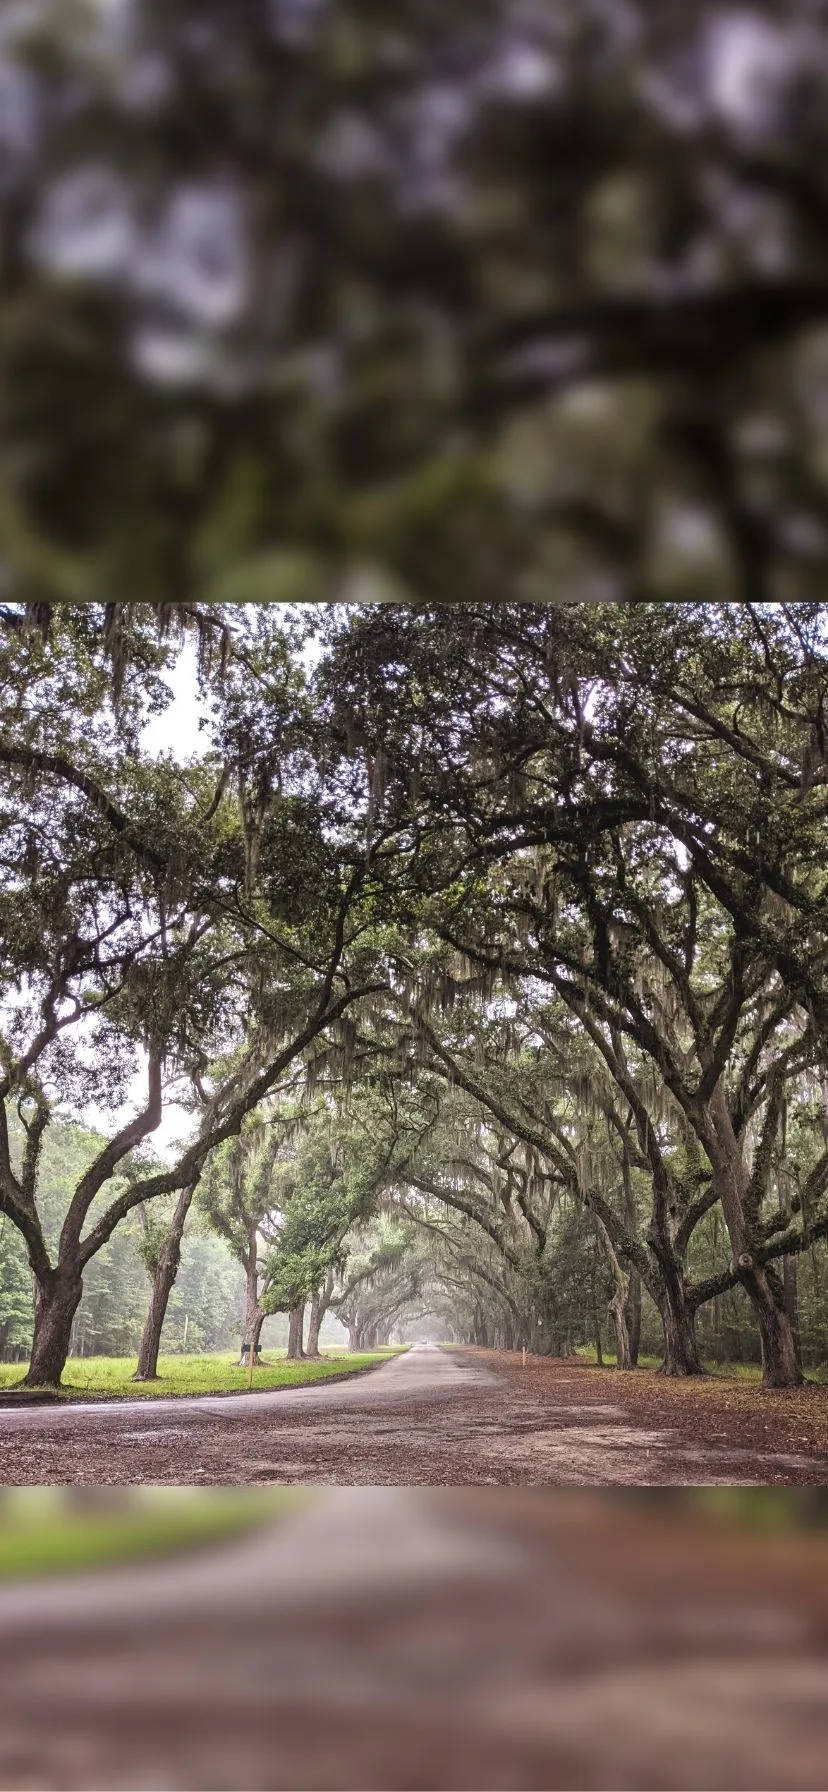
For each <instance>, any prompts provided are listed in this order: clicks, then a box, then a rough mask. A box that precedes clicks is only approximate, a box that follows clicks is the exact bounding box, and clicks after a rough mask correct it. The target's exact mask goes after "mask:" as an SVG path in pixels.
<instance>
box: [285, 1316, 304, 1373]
mask: <svg viewBox="0 0 828 1792" xmlns="http://www.w3.org/2000/svg"><path fill="white" fill-rule="evenodd" d="M304 1323H305V1303H304V1301H302V1302H301V1303H300V1305H299V1306H298V1307H294V1308H293V1310H292V1312H291V1314H290V1323H289V1328H288V1348H287V1353H288V1362H289V1363H297V1362H301V1361H302V1358H303V1357H304V1355H305V1352H304V1350H303V1349H302V1327H303V1325H304Z"/></svg>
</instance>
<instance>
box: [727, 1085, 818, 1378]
mask: <svg viewBox="0 0 828 1792" xmlns="http://www.w3.org/2000/svg"><path fill="white" fill-rule="evenodd" d="M710 1114H711V1119H712V1123H713V1137H712V1140H711V1144H710V1146H709V1148H708V1149H709V1153H710V1158H711V1164H712V1168H713V1187H714V1189H715V1191H716V1193H717V1195H718V1197H719V1200H720V1202H721V1207H722V1213H723V1214H724V1220H725V1225H726V1226H727V1230H728V1235H729V1237H730V1247H731V1251H732V1253H733V1256H732V1263H733V1268H734V1270H735V1271H736V1272H737V1273H738V1276H739V1280H740V1282H741V1284H742V1287H743V1288H744V1290H745V1293H746V1294H747V1297H748V1300H749V1301H750V1304H751V1306H752V1308H753V1311H754V1314H755V1315H756V1319H757V1322H758V1325H759V1334H760V1337H761V1340H762V1382H763V1385H764V1386H765V1387H766V1388H795V1387H799V1386H801V1383H802V1370H801V1368H800V1366H799V1359H798V1352H797V1348H796V1339H795V1336H794V1328H793V1326H792V1324H791V1321H790V1318H789V1315H788V1313H787V1311H786V1307H785V1290H784V1286H783V1283H782V1280H781V1277H780V1276H779V1275H777V1273H776V1271H775V1270H773V1269H771V1268H770V1267H769V1266H765V1265H763V1264H761V1263H760V1262H758V1261H757V1257H756V1244H755V1240H754V1237H753V1225H752V1223H751V1213H750V1203H751V1189H750V1177H749V1175H748V1169H747V1165H746V1163H745V1160H744V1156H743V1154H742V1149H741V1146H740V1144H739V1140H738V1139H737V1137H736V1134H735V1132H734V1130H733V1125H732V1122H731V1118H730V1113H729V1111H728V1106H727V1101H726V1099H725V1094H724V1090H723V1088H722V1086H721V1084H719V1086H718V1088H717V1089H716V1091H715V1093H714V1095H713V1097H712V1099H711V1102H710Z"/></svg>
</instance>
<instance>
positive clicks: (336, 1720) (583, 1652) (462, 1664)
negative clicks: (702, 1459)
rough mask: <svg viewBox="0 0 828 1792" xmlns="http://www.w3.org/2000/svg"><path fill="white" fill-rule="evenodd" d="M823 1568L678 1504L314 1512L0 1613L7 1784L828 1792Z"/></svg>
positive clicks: (810, 1556)
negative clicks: (783, 1791)
mask: <svg viewBox="0 0 828 1792" xmlns="http://www.w3.org/2000/svg"><path fill="white" fill-rule="evenodd" d="M826 1588H828V1552H827V1551H826V1545H825V1542H824V1541H823V1540H821V1539H817V1540H816V1541H812V1542H810V1543H809V1542H808V1541H807V1540H806V1539H804V1538H801V1537H796V1538H792V1539H787V1540H786V1539H783V1540H781V1541H776V1542H774V1541H773V1540H772V1539H771V1540H770V1541H768V1540H767V1539H765V1538H762V1537H759V1538H758V1539H757V1538H755V1537H754V1538H746V1537H744V1536H742V1535H741V1534H739V1533H733V1534H729V1533H726V1532H722V1531H720V1530H719V1529H718V1528H717V1527H712V1528H711V1527H710V1525H709V1523H707V1524H705V1522H704V1521H703V1520H701V1519H698V1518H695V1517H694V1516H693V1515H692V1514H690V1515H689V1517H688V1516H687V1515H684V1514H678V1515H676V1514H675V1513H674V1512H673V1511H672V1510H671V1509H669V1508H668V1507H665V1503H664V1499H663V1496H658V1495H652V1494H639V1495H632V1496H628V1498H627V1499H626V1500H625V1499H624V1498H623V1497H622V1496H620V1495H614V1496H611V1495H607V1494H603V1495H601V1494H595V1495H592V1496H589V1495H587V1496H582V1495H572V1494H570V1495H566V1494H561V1495H550V1494H542V1493H526V1492H518V1491H514V1492H512V1493H506V1494H503V1493H499V1492H495V1491H492V1492H490V1493H483V1494H480V1493H476V1494H474V1493H469V1492H465V1493H463V1492H457V1493H453V1494H451V1493H429V1492H425V1493H424V1492H421V1491H416V1490H411V1491H405V1490H401V1489H393V1490H389V1489H366V1488H360V1489H349V1490H337V1491H325V1492H323V1493H318V1494H315V1495H314V1494H309V1495H308V1496H307V1500H306V1502H305V1503H304V1504H303V1505H301V1506H300V1507H299V1509H298V1510H297V1511H295V1512H294V1513H292V1514H291V1515H290V1516H289V1517H288V1518H286V1519H285V1520H284V1521H283V1522H282V1523H281V1524H279V1525H276V1524H274V1526H273V1527H272V1529H269V1530H268V1529H266V1530H264V1531H260V1532H258V1533H257V1534H255V1535H252V1536H249V1537H248V1538H246V1539H245V1540H242V1541H241V1542H239V1541H236V1542H234V1543H232V1544H228V1545H225V1546H223V1547H222V1548H220V1549H214V1550H212V1551H207V1552H202V1553H199V1554H198V1555H194V1556H191V1557H189V1558H182V1559H181V1560H180V1561H178V1562H173V1563H166V1564H159V1565H154V1566H149V1567H145V1568H143V1569H140V1570H138V1569H130V1570H123V1571H108V1572H105V1573H100V1574H98V1575H95V1576H92V1575H87V1576H84V1577H83V1578H78V1579H67V1580H65V1581H64V1582H62V1583H41V1584H39V1585H36V1586H34V1587H28V1588H27V1587H18V1588H17V1589H8V1588H7V1589H6V1590H5V1591H3V1592H2V1593H0V1684H2V1695H3V1696H2V1720H0V1786H2V1787H4V1788H12V1787H13V1788H18V1789H22V1788H35V1787H37V1788H41V1787H55V1788H58V1787H59V1788H88V1789H89V1792H96V1789H98V1788H104V1787H108V1788H122V1787H123V1788H136V1787H142V1788H150V1787H151V1788H155V1789H157V1788H176V1789H178V1788H181V1789H182V1792H185V1789H187V1788H190V1789H192V1788H238V1789H239V1792H243V1789H244V1788H249V1789H251V1792H253V1789H258V1788H274V1789H275V1788H279V1789H281V1788H291V1787H292V1788H297V1789H299V1792H304V1789H305V1788H320V1789H322V1788H343V1789H345V1788H365V1789H366V1792H372V1789H373V1788H382V1787H384V1788H387V1789H391V1792H393V1789H394V1788H416V1787H420V1788H435V1789H437V1788H466V1787H467V1788H472V1787H479V1788H515V1787H537V1788H541V1787H547V1788H557V1787H572V1788H579V1787H592V1788H617V1787H638V1788H645V1787H666V1788H672V1787H676V1788H690V1787H696V1788H701V1789H704V1788H713V1787H718V1788H748V1787H757V1788H771V1787H775V1788H824V1786H825V1784H826V1762H828V1659H827V1658H826V1644H827V1643H828V1602H827V1601H826Z"/></svg>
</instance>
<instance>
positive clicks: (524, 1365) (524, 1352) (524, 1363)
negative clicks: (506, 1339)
mask: <svg viewBox="0 0 828 1792" xmlns="http://www.w3.org/2000/svg"><path fill="white" fill-rule="evenodd" d="M523 1367H524V1369H525V1368H526V1345H525V1344H524V1346H523Z"/></svg>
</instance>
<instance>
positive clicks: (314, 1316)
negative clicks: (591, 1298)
mask: <svg viewBox="0 0 828 1792" xmlns="http://www.w3.org/2000/svg"><path fill="white" fill-rule="evenodd" d="M321 1306H322V1290H321V1289H320V1288H316V1289H314V1293H313V1296H312V1299H311V1304H310V1318H309V1320H308V1348H307V1350H306V1352H305V1355H306V1356H309V1357H312V1358H313V1359H314V1360H316V1358H317V1357H318V1356H319V1327H320V1324H321V1322H322V1314H321Z"/></svg>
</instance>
